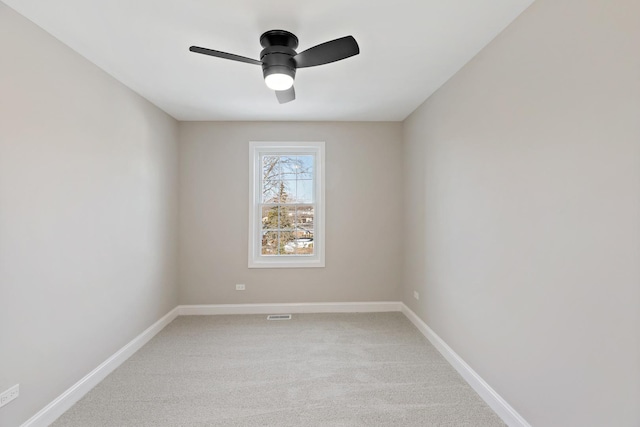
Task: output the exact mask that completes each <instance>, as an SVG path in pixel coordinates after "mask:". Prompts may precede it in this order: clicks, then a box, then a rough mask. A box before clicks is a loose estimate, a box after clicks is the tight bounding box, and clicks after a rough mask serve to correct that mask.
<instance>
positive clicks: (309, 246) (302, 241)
mask: <svg viewBox="0 0 640 427" xmlns="http://www.w3.org/2000/svg"><path fill="white" fill-rule="evenodd" d="M294 254H296V255H313V237H301V238H298V239H296V240H295V251H294Z"/></svg>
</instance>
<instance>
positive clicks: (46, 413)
mask: <svg viewBox="0 0 640 427" xmlns="http://www.w3.org/2000/svg"><path fill="white" fill-rule="evenodd" d="M391 311H401V312H402V313H404V315H405V316H407V318H408V319H409V320H410V321H411V322H412V323H413V324H414V325H415V326H416V328H418V330H419V331H420V332H421V333H422V334H423V335H424V336H425V337H426V338H427V339H428V340H429V341H430V342H431V344H433V346H434V347H435V348H436V349H438V351H439V352H440V353H441V354H442V355H443V356H444V358H445V359H447V361H448V362H449V363H450V364H451V365H452V366H453V367H454V368H455V369H456V370H457V371H458V373H460V375H462V377H463V378H464V379H465V380H466V381H467V382H468V383H469V385H470V386H471V387H472V388H473V389H474V390H475V391H476V392H477V393H478V394H479V395H480V397H481V398H482V399H484V401H485V402H487V404H488V405H489V406H490V407H491V408H492V409H493V410H494V411H495V412H496V413H497V414H498V415H499V416H500V418H502V420H503V421H504V422H505V423H507V425H509V426H514V427H515V426H518V427H531V426H530V424H529V423H527V421H526V420H525V419H524V418H522V416H520V414H518V413H517V412H516V410H515V409H513V408H512V407H511V406H510V405H509V404H508V403H507V402H506V401H505V400H504V399H503V398H502V397H500V395H499V394H498V393H496V391H495V390H493V389H492V388H491V386H489V384H487V383H486V382H485V381H484V380H483V379H482V378H481V377H480V376H479V375H478V374H477V373H476V372H475V371H474V370H473V369H471V367H470V366H469V365H468V364H467V363H466V362H465V361H464V360H462V358H461V357H460V356H458V355H457V354H456V353H455V352H454V351H453V350H452V349H451V347H449V346H448V345H447V344H446V343H445V342H444V341H443V340H442V338H440V337H439V336H438V335H437V334H436V333H435V332H434V331H433V330H432V329H431V328H429V326H427V324H426V323H424V322H423V321H422V319H420V318H419V317H418V316H417V315H416V314H415V313H414V312H413V311H412V310H411V309H410V308H409V307H407V306H406V305H405V304H403V303H402V302H399V301H378V302H334V303H283V304H208V305H179V306H177V307H176V308H174V309H173V310H171V311H170V312H169V313H167V314H166V315H165V316H163V317H162V318H161V319H160V320H158V321H157V322H156V323H154V324H153V325H151V326H150V327H148V328H147V329H146V330H145V331H144V332H142V333H141V334H140V335H138V336H137V337H136V338H134V339H133V340H132V341H131V342H129V343H128V344H127V345H125V346H124V347H122V348H121V349H120V350H118V351H117V352H116V353H115V354H114V355H113V356H111V357H110V358H108V359H107V360H105V361H104V362H103V363H102V364H100V366H98V367H97V368H95V369H94V370H93V371H91V372H90V373H88V374H87V375H85V377H84V378H82V379H81V380H80V381H78V382H77V383H75V384H74V385H73V386H71V388H69V389H68V390H67V391H65V392H64V393H62V394H61V395H60V396H58V397H57V398H56V399H55V400H54V401H53V402H51V403H49V404H48V405H47V406H45V407H44V408H43V409H42V410H40V411H39V412H38V413H37V414H35V415H34V416H33V417H31V418H30V419H29V420H27V421H26V422H25V423H24V424H22V427H40V426H48V425H49V424H51V423H53V422H54V421H55V420H56V419H57V418H58V417H60V416H61V415H62V414H63V413H64V412H65V411H67V410H68V409H69V408H71V407H72V406H73V405H74V404H75V403H76V402H77V401H78V400H80V399H81V398H82V397H83V396H84V395H85V394H87V393H88V392H89V390H91V389H92V388H93V387H95V386H96V385H97V384H98V383H99V382H100V381H102V380H103V379H104V378H105V377H106V376H107V375H109V374H110V373H111V372H113V371H114V370H115V369H116V368H117V367H118V366H120V365H121V364H122V363H123V362H124V361H125V360H127V359H128V358H129V357H131V355H133V354H134V353H135V352H136V351H138V350H139V349H140V348H142V346H143V345H145V344H146V343H147V342H149V340H151V338H153V337H154V336H155V335H156V334H157V333H158V332H160V331H161V330H162V329H163V328H164V327H165V326H167V325H168V324H169V323H171V322H172V321H173V320H174V319H175V318H176V317H177V316H192V315H220V314H283V313H294V314H295V313H298V314H300V313H373V312H391Z"/></svg>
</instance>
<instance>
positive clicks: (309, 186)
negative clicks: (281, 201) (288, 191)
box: [296, 179, 313, 203]
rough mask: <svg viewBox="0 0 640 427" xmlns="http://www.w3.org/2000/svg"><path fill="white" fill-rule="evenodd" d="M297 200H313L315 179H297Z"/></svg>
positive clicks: (301, 201) (304, 201)
mask: <svg viewBox="0 0 640 427" xmlns="http://www.w3.org/2000/svg"><path fill="white" fill-rule="evenodd" d="M296 202H298V203H312V202H313V181H311V180H308V179H305V180H299V181H296Z"/></svg>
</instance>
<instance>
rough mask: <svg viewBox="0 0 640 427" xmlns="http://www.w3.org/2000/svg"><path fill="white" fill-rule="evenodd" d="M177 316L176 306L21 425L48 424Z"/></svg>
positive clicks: (25, 426) (38, 426) (32, 426)
mask: <svg viewBox="0 0 640 427" xmlns="http://www.w3.org/2000/svg"><path fill="white" fill-rule="evenodd" d="M177 316H178V308H177V307H176V308H174V309H173V310H171V311H170V312H169V313H167V314H166V315H164V316H163V317H162V318H161V319H160V320H158V321H157V322H156V323H154V324H153V325H151V326H149V327H148V328H147V329H146V330H145V331H144V332H142V333H141V334H140V335H138V336H137V337H135V338H134V339H133V340H131V341H130V342H129V343H128V344H127V345H125V346H124V347H122V348H121V349H120V350H118V351H117V352H116V353H115V354H114V355H113V356H111V357H109V358H108V359H107V360H105V361H104V362H102V363H101V364H100V366H98V367H97V368H95V369H94V370H93V371H91V372H89V373H88V374H87V375H85V376H84V378H82V379H81V380H80V381H78V382H77V383H75V384H74V385H73V386H71V387H70V388H69V389H68V390H67V391H65V392H64V393H62V394H61V395H60V396H58V397H57V398H56V399H55V400H54V401H53V402H51V403H49V404H48V405H47V406H45V407H44V408H42V410H40V412H38V413H37V414H35V415H34V416H33V417H31V418H29V419H28V420H27V421H26V422H25V423H24V424H22V427H40V426H48V425H49V424H51V423H53V422H54V421H55V420H56V419H57V418H58V417H60V416H61V415H62V414H64V413H65V411H67V410H68V409H69V408H71V407H72V406H73V405H74V404H75V403H76V402H77V401H78V400H80V399H81V398H82V397H83V396H84V395H85V394H87V393H88V392H89V390H91V389H92V388H93V387H95V386H96V385H98V383H99V382H100V381H102V380H103V379H104V378H105V377H106V376H107V375H109V374H110V373H111V372H113V371H114V370H115V369H116V368H117V367H118V366H120V365H121V364H122V363H123V362H124V361H125V360H127V359H128V358H129V357H131V355H133V353H135V352H136V351H138V350H139V349H140V348H142V346H143V345H145V344H146V343H147V342H149V340H150V339H151V338H153V337H154V336H155V335H156V334H157V333H158V332H160V331H161V330H162V329H163V328H164V327H165V326H167V325H168V324H169V323H171V321H173V319H175V318H176V317H177Z"/></svg>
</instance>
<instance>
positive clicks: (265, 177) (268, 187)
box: [261, 156, 281, 203]
mask: <svg viewBox="0 0 640 427" xmlns="http://www.w3.org/2000/svg"><path fill="white" fill-rule="evenodd" d="M279 159H280V157H279V156H263V157H262V177H261V180H262V181H261V182H262V201H263V202H268V203H277V202H278V201H279V199H278V197H277V196H278V190H279V188H280V180H281V178H280V175H281V168H280V162H279Z"/></svg>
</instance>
